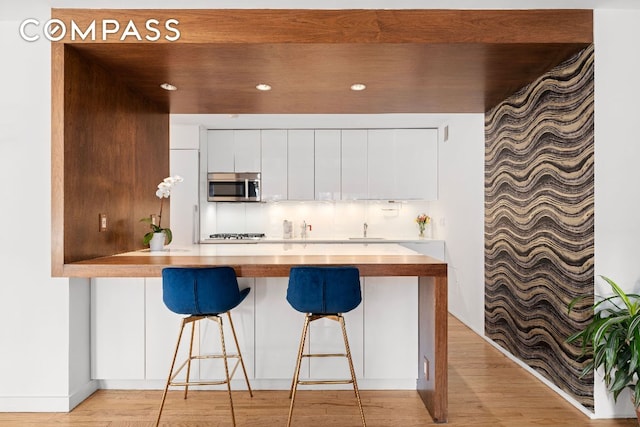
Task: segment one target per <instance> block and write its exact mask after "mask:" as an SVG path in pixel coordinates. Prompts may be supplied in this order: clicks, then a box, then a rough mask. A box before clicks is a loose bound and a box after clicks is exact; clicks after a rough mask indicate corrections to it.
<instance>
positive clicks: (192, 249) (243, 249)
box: [120, 241, 417, 256]
mask: <svg viewBox="0 0 640 427" xmlns="http://www.w3.org/2000/svg"><path fill="white" fill-rule="evenodd" d="M416 254H417V252H414V251H412V250H411V249H407V248H405V247H403V246H400V245H397V244H393V243H349V244H344V243H312V244H306V243H289V242H288V241H287V243H274V242H270V243H235V244H228V243H220V244H206V245H192V246H173V245H169V246H167V247H165V249H164V250H163V251H160V252H150V251H149V250H148V249H146V250H141V251H135V252H127V253H123V254H120V256H124V255H126V256H132V255H134V256H283V255H416Z"/></svg>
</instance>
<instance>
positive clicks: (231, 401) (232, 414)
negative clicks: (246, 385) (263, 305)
mask: <svg viewBox="0 0 640 427" xmlns="http://www.w3.org/2000/svg"><path fill="white" fill-rule="evenodd" d="M213 318H214V319H216V322H218V328H219V329H220V343H221V345H222V360H223V361H224V373H225V377H226V378H227V392H228V393H229V405H230V406H231V421H232V423H233V426H234V427H235V425H236V415H235V413H234V411H233V398H232V397H231V379H230V378H229V364H228V363H227V350H226V348H225V345H224V331H223V329H222V318H221V317H220V316H214V317H213Z"/></svg>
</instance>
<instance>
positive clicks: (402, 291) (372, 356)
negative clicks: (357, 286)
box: [364, 277, 418, 384]
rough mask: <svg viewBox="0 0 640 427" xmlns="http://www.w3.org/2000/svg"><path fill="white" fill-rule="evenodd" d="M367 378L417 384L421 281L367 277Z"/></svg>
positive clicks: (365, 316)
mask: <svg viewBox="0 0 640 427" xmlns="http://www.w3.org/2000/svg"><path fill="white" fill-rule="evenodd" d="M364 324H365V325H366V327H365V328H364V377H365V378H366V379H368V380H369V379H373V380H375V379H379V380H385V379H386V380H402V379H405V380H408V381H409V382H411V383H412V384H415V380H416V379H417V378H418V372H417V370H416V366H417V361H416V359H417V357H418V278H417V277H366V278H364Z"/></svg>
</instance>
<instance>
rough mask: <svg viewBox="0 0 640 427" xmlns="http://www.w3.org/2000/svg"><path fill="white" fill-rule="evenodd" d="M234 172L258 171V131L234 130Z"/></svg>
mask: <svg viewBox="0 0 640 427" xmlns="http://www.w3.org/2000/svg"><path fill="white" fill-rule="evenodd" d="M233 136H234V152H235V162H234V168H235V170H234V171H235V172H260V131H259V130H236V131H234V135H233Z"/></svg>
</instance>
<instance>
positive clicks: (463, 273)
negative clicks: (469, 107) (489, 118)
mask: <svg viewBox="0 0 640 427" xmlns="http://www.w3.org/2000/svg"><path fill="white" fill-rule="evenodd" d="M447 124H448V126H449V140H448V141H442V138H440V140H441V141H440V142H439V144H438V158H439V164H438V173H439V179H438V181H439V199H438V201H437V202H433V203H432V204H431V212H432V213H433V217H434V230H433V232H434V235H435V236H437V238H438V239H442V240H444V241H445V250H446V261H447V263H448V268H449V312H450V313H451V314H453V315H454V316H456V317H457V318H458V319H460V320H461V321H462V322H463V323H465V324H466V325H467V326H469V327H470V328H471V329H473V330H474V331H475V332H477V333H478V334H480V335H482V336H484V114H455V115H451V116H450V117H449V118H448V120H447Z"/></svg>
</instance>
